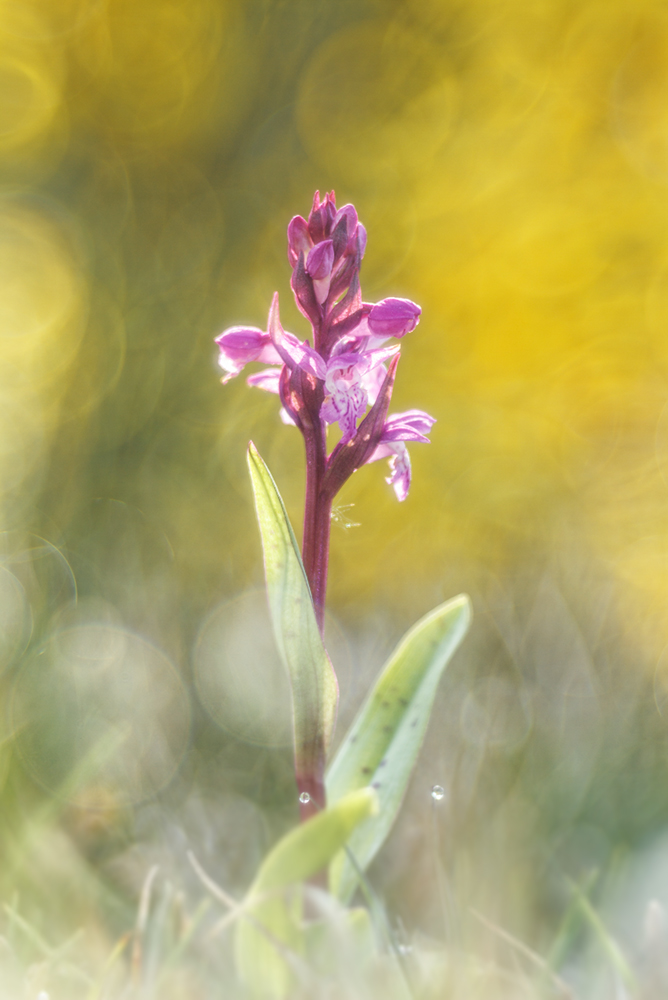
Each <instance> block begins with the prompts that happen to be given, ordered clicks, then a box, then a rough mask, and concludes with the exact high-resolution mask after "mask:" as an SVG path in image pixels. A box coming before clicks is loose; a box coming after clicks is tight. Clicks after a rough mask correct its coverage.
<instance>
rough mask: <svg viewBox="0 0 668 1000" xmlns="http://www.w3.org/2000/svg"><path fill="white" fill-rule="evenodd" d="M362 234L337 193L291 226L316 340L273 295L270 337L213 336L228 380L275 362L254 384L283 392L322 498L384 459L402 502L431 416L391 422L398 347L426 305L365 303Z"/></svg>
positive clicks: (300, 294) (250, 332)
mask: <svg viewBox="0 0 668 1000" xmlns="http://www.w3.org/2000/svg"><path fill="white" fill-rule="evenodd" d="M365 249H366V230H365V229H364V226H363V225H362V224H361V223H360V221H359V219H358V216H357V212H356V211H355V208H354V206H353V205H344V206H343V207H342V208H339V209H337V207H336V197H335V195H334V192H333V191H331V192H329V193H328V194H325V196H324V197H323V198H321V197H320V193H319V192H318V191H316V193H315V196H314V198H313V205H312V207H311V211H310V213H309V215H308V218H304V217H303V216H301V215H296V216H295V217H294V218H293V219H291V221H290V223H289V225H288V261H289V263H290V267H291V268H292V279H291V285H292V291H293V294H294V296H295V301H296V303H297V306H298V308H299V310H300V311H301V312H302V314H303V315H304V316H305V317H306V318H307V319H308V321H309V323H310V325H311V329H312V336H311V339H310V341H309V340H300V339H299V338H298V337H296V336H295V335H294V334H292V333H289V332H287V331H286V330H284V329H283V327H282V325H281V322H280V318H279V311H278V294H276V295H275V296H274V299H273V302H272V305H271V309H270V311H269V319H268V322H267V329H266V331H263V330H260V329H258V328H257V327H245V326H234V327H230V329H228V330H225V331H224V332H223V333H221V334H220V336H219V337H217V338H216V343H217V345H218V347H219V351H220V354H219V358H218V363H219V365H220V367H221V368H222V369H223V371H224V373H225V374H224V377H223V380H222V381H223V382H229V380H230V379H232V378H234V377H235V376H236V375H238V374H240V372H241V371H242V370H243V369H244V367H245V366H246V365H247V364H249V363H251V362H255V361H257V362H259V363H260V364H262V365H265V366H269V367H265V368H263V369H262V370H260V371H258V372H255V373H254V374H252V375H250V376H249V378H248V383H249V384H250V385H252V386H255V387H257V388H259V389H264V390H265V391H267V392H273V393H276V394H278V395H279V396H280V398H281V403H282V410H281V416H282V419H283V420H284V421H285V422H286V423H294V424H296V425H297V426H298V427H299V429H300V430H301V432H302V434H303V435H304V440H305V444H306V452H307V478H308V474H309V470H310V471H311V473H312V476H315V477H316V479H317V480H318V488H317V493H318V496H320V495H322V496H323V497H324V499H325V501H327V502H329V503H331V500H332V499H333V497H334V495H335V493H336V492H338V490H339V489H340V488H341V486H342V485H343V483H344V482H345V480H346V479H347V478H348V477H349V476H350V475H352V473H353V472H354V471H355V470H356V469H358V468H360V467H361V466H362V465H365V464H367V463H369V462H375V461H377V460H378V459H380V458H388V459H389V461H390V476H389V478H388V482H389V483H391V485H392V486H393V487H394V490H395V493H396V495H397V497H398V499H399V500H404V499H405V498H406V496H407V495H408V489H409V486H410V478H411V466H410V459H409V457H408V450H407V447H406V445H407V443H408V442H422V443H428V441H429V437H428V435H429V431H430V430H431V427H432V425H433V424H434V418H433V417H430V416H429V414H427V413H423V412H422V411H421V410H408V411H407V412H405V413H399V414H394V415H393V416H388V407H389V403H390V399H391V395H392V387H393V385H394V377H395V372H396V365H397V361H398V352H399V345H398V344H388V343H387V341H388V340H390V339H391V338H396V339H401V338H403V337H405V336H406V335H407V334H409V333H411V332H412V331H413V330H415V328H416V326H417V325H418V323H419V321H420V315H421V309H420V307H419V306H418V305H416V303H415V302H411V301H410V299H403V298H387V299H382V300H381V301H380V302H376V303H367V302H363V301H362V295H361V289H360V267H361V263H362V258H363V256H364V251H365ZM335 423H336V424H338V426H339V429H340V432H341V438H340V440H339V442H338V443H337V444H336V446H335V447H334V448H333V450H332V451H331V452H330V453H328V451H327V441H326V431H327V428H328V426H330V425H332V424H335Z"/></svg>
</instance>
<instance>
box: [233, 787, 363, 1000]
mask: <svg viewBox="0 0 668 1000" xmlns="http://www.w3.org/2000/svg"><path fill="white" fill-rule="evenodd" d="M377 809H378V800H377V797H376V794H375V792H374V791H373V789H371V788H360V789H358V790H357V791H355V792H352V793H351V794H350V795H346V796H345V797H344V798H342V799H340V800H339V801H338V802H337V803H336V805H334V806H331V807H329V808H327V809H324V810H323V811H322V812H320V813H318V814H317V815H316V816H313V817H312V818H311V819H309V820H308V821H307V822H306V823H302V824H301V825H300V826H298V827H295V828H294V829H293V830H291V831H290V832H289V833H288V834H286V836H285V837H283V838H282V840H280V841H279V842H278V844H276V846H275V847H274V848H273V850H272V851H271V852H270V853H269V854H268V855H267V857H266V858H265V859H264V861H263V863H262V865H261V866H260V870H259V872H258V874H257V876H256V878H255V881H254V882H253V884H252V885H251V887H250V889H249V891H248V894H247V896H246V900H245V902H244V905H243V915H242V917H241V919H240V920H239V923H238V924H237V931H236V938H235V951H236V960H237V968H238V970H239V974H240V976H241V978H242V979H243V980H244V982H245V983H246V984H247V985H248V986H249V987H250V989H251V992H252V993H253V994H254V995H255V996H257V997H267V998H275V1000H278V998H281V997H284V996H286V995H287V994H288V992H289V990H290V988H291V987H293V986H294V983H295V980H298V979H299V977H300V973H301V974H302V975H303V973H304V970H305V968H306V955H305V950H306V939H305V936H304V930H303V928H302V921H301V918H302V895H301V891H300V888H299V887H300V884H301V883H302V882H304V881H305V880H306V879H308V878H310V876H311V875H315V874H316V873H317V872H319V871H321V870H322V869H323V868H325V867H326V865H327V864H328V863H329V861H330V860H331V858H332V857H333V856H334V855H335V854H336V853H337V851H340V850H341V849H342V847H343V846H344V844H345V843H346V842H347V840H348V838H349V837H350V835H351V833H352V832H353V830H354V829H355V827H356V826H357V825H358V824H359V823H361V822H363V821H364V820H366V819H368V818H369V817H370V816H372V815H373V814H374V812H375V811H376V810H377Z"/></svg>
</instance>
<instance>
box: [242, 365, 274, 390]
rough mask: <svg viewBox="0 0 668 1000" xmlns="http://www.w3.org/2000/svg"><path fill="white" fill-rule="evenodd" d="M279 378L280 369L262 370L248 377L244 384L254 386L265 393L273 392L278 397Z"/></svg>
mask: <svg viewBox="0 0 668 1000" xmlns="http://www.w3.org/2000/svg"><path fill="white" fill-rule="evenodd" d="M280 377H281V369H280V368H263V369H262V371H261V372H255V374H254V375H249V376H248V378H247V379H246V382H247V383H248V385H252V386H255V388H256V389H264V391H265V392H275V393H276V394H277V395H278V383H279V379H280Z"/></svg>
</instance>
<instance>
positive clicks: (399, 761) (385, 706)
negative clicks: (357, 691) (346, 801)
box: [326, 594, 471, 902]
mask: <svg viewBox="0 0 668 1000" xmlns="http://www.w3.org/2000/svg"><path fill="white" fill-rule="evenodd" d="M470 620H471V609H470V602H469V599H468V597H467V596H466V595H465V594H462V595H460V596H459V597H455V598H453V600H451V601H448V602H447V603H446V604H442V605H440V606H439V607H438V608H435V609H434V610H433V611H431V612H430V613H429V614H428V615H425V617H424V618H422V619H421V620H420V621H419V622H418V623H417V624H416V625H414V626H413V628H412V629H410V630H409V631H408V632H407V633H406V635H405V636H404V637H403V639H402V640H401V642H400V643H399V645H398V646H397V648H396V649H395V650H394V652H393V653H392V655H391V656H390V658H389V660H388V662H387V664H386V665H385V667H384V668H383V671H382V673H381V675H380V677H379V679H378V681H377V682H376V685H375V687H374V688H373V690H372V691H371V694H370V695H369V697H368V699H367V701H366V702H365V704H364V705H363V707H362V709H361V711H360V713H359V715H358V716H357V718H356V719H355V721H354V722H353V724H352V726H351V727H350V731H349V732H348V734H347V735H346V738H345V740H344V741H343V743H342V744H341V747H340V748H339V750H338V752H337V754H336V756H335V758H334V760H333V761H332V763H331V766H330V768H329V770H328V773H327V777H326V786H327V799H328V801H329V802H332V803H335V802H337V801H338V800H339V799H341V798H342V797H343V796H345V795H348V794H349V793H350V792H351V791H353V790H354V789H356V788H360V787H363V786H364V785H369V784H370V785H371V786H372V787H373V788H375V789H376V791H377V793H378V800H379V803H380V810H379V812H378V815H377V816H375V817H373V819H370V820H368V821H367V822H365V823H363V824H362V825H361V826H360V827H359V828H358V829H357V830H356V831H355V833H354V834H353V836H352V837H351V838H350V842H349V845H348V847H349V849H350V851H351V852H352V854H353V856H354V858H355V861H356V863H357V865H358V867H359V868H360V869H361V870H362V871H364V870H365V869H366V867H367V866H368V865H369V863H370V862H371V860H372V859H373V857H374V856H375V854H376V853H377V851H378V850H379V848H380V847H381V846H382V844H383V842H384V840H385V838H386V837H387V835H388V833H389V831H390V828H391V827H392V824H393V823H394V820H395V817H396V815H397V812H398V810H399V806H400V805H401V801H402V799H403V797H404V793H405V791H406V786H407V785H408V780H409V778H410V775H411V772H412V770H413V766H414V764H415V761H416V759H417V755H418V753H419V750H420V747H421V745H422V741H423V739H424V735H425V732H426V729H427V724H428V722H429V717H430V715H431V709H432V705H433V703H434V697H435V695H436V688H437V687H438V682H439V680H440V678H441V675H442V673H443V671H444V669H445V667H446V665H447V663H448V661H449V659H450V657H451V656H452V654H453V653H454V651H455V649H456V648H457V646H458V645H459V643H460V642H461V640H462V639H463V637H464V635H465V634H466V630H467V629H468V626H469V622H470ZM358 881H359V877H358V874H357V872H356V870H355V867H354V866H353V864H352V863H351V861H350V859H349V857H348V856H347V855H346V854H345V853H344V852H341V853H340V854H339V855H338V856H337V857H336V858H335V859H334V860H333V862H332V865H331V866H330V885H331V889H332V892H333V893H334V894H335V895H336V896H338V898H339V899H340V900H342V901H343V902H348V900H349V899H350V898H351V896H352V895H353V893H354V891H355V889H356V887H357V884H358Z"/></svg>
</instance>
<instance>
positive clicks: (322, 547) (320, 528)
mask: <svg viewBox="0 0 668 1000" xmlns="http://www.w3.org/2000/svg"><path fill="white" fill-rule="evenodd" d="M304 442H305V445H306V502H305V504H304V540H303V544H302V559H303V562H304V570H305V572H306V577H307V579H308V582H309V586H310V588H311V596H312V597H313V604H314V606H315V616H316V621H317V622H318V628H319V629H320V634H321V635H324V630H325V596H326V592H327V566H328V563H329V533H330V528H331V519H332V501H331V499H330V498H328V497H326V496H323V493H322V489H321V487H322V480H323V476H324V473H325V461H326V443H325V428H324V426H323V425H320V426H316V427H314V428H313V431H312V433H305V434H304Z"/></svg>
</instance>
